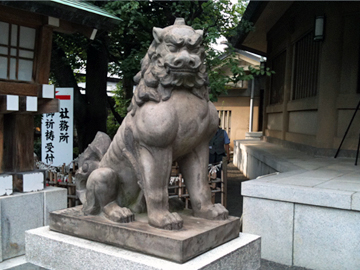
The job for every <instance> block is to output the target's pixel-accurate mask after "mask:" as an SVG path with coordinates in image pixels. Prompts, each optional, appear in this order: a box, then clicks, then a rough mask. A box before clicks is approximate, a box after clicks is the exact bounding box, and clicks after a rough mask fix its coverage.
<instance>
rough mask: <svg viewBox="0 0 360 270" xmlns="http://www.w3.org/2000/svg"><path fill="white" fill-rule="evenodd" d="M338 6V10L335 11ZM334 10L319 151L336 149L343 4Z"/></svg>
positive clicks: (322, 74)
mask: <svg viewBox="0 0 360 270" xmlns="http://www.w3.org/2000/svg"><path fill="white" fill-rule="evenodd" d="M334 5H337V6H338V8H333V7H334ZM330 7H332V8H331V9H330V8H329V9H327V10H325V14H326V23H325V33H326V35H325V39H324V41H321V42H322V47H321V58H320V64H319V67H320V71H319V83H318V85H319V88H318V89H319V92H318V98H319V99H318V102H319V104H318V131H317V135H316V147H317V148H333V140H334V137H335V136H336V127H337V124H336V123H337V109H336V99H337V96H338V89H339V87H340V80H339V78H340V75H341V59H342V53H341V52H342V37H343V35H342V25H343V24H342V17H341V13H340V12H339V11H340V10H341V3H338V2H332V3H331V5H330Z"/></svg>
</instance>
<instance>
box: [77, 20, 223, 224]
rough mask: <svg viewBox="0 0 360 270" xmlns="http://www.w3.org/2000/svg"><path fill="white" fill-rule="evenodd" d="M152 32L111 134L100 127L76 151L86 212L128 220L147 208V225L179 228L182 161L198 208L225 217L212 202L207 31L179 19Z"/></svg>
mask: <svg viewBox="0 0 360 270" xmlns="http://www.w3.org/2000/svg"><path fill="white" fill-rule="evenodd" d="M153 37H154V41H153V42H152V44H151V46H150V48H149V50H148V52H147V54H146V56H145V57H144V59H143V60H142V63H141V71H140V72H139V73H138V74H137V75H136V76H135V77H134V80H135V83H136V84H137V87H136V89H135V92H134V96H133V98H132V101H131V105H130V106H129V108H128V114H127V116H126V117H125V119H124V121H123V123H122V124H121V126H120V127H119V129H118V131H117V133H116V135H115V137H114V139H113V141H112V142H111V140H110V138H109V137H108V136H107V135H106V134H105V133H101V132H99V133H98V134H97V135H96V137H95V139H94V141H93V142H92V143H91V144H90V145H89V147H88V148H87V149H86V150H85V152H84V153H83V154H82V155H81V156H80V157H79V169H78V171H77V173H76V182H77V189H78V194H79V197H80V200H81V201H82V203H83V212H84V214H85V215H102V216H105V217H106V218H108V219H110V220H112V221H115V222H121V223H126V222H131V221H134V220H135V218H134V213H141V212H145V211H147V215H148V222H149V224H150V225H152V226H154V227H157V228H162V229H167V230H178V229H181V228H182V226H183V220H182V218H181V217H180V215H179V214H178V213H176V212H172V213H170V211H169V198H168V183H169V178H170V172H171V166H172V163H173V161H177V162H178V164H179V167H180V170H181V173H182V175H183V177H184V181H185V184H186V187H187V189H188V192H189V195H190V199H191V206H192V209H193V215H194V216H196V217H200V218H205V219H227V218H228V211H227V210H226V208H225V207H223V206H222V205H221V204H212V202H211V191H210V188H209V184H208V178H207V174H208V172H207V166H208V160H209V146H208V144H209V141H210V139H211V138H212V136H213V135H214V134H215V132H216V130H217V127H218V115H217V111H216V109H215V107H214V105H213V104H212V103H211V102H210V101H209V96H208V87H207V85H208V79H207V74H206V68H205V65H204V63H203V61H204V57H205V51H204V48H203V47H202V46H201V43H202V37H203V31H202V30H194V29H193V28H191V27H189V26H187V25H185V22H184V19H182V18H178V19H176V20H175V23H174V25H171V26H168V27H166V28H164V29H161V28H156V27H154V28H153Z"/></svg>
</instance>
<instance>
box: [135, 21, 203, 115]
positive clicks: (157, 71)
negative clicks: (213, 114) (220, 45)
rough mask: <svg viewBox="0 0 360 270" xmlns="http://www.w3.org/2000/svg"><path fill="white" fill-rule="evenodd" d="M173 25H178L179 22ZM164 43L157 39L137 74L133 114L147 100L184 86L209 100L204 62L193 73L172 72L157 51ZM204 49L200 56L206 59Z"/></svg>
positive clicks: (156, 99)
mask: <svg viewBox="0 0 360 270" xmlns="http://www.w3.org/2000/svg"><path fill="white" fill-rule="evenodd" d="M170 27H176V25H174V26H170ZM186 27H187V26H186ZM162 43H163V42H161V41H160V42H159V41H157V40H156V39H155V40H154V41H153V42H152V44H151V45H150V47H149V49H148V51H147V53H146V55H145V57H144V58H143V59H142V60H141V71H139V72H138V73H137V74H136V76H135V77H134V82H135V84H136V85H137V86H136V89H135V91H134V95H133V98H132V100H131V104H130V106H129V108H128V111H129V112H131V114H132V115H134V114H135V112H136V109H137V108H138V107H141V106H142V105H143V104H144V103H146V102H148V101H154V102H160V101H166V100H168V99H170V97H171V94H172V91H173V90H176V89H184V88H185V89H187V90H188V91H189V92H191V93H192V94H194V95H195V96H197V97H198V98H200V99H205V100H207V101H208V100H209V91H208V87H207V86H208V77H207V73H206V68H205V65H204V64H203V63H201V64H200V65H199V68H198V70H197V72H196V73H193V74H191V76H190V75H189V76H184V75H181V74H179V73H176V72H174V73H173V72H170V71H169V67H167V66H166V64H164V60H163V58H164V56H163V55H162V53H161V52H159V50H157V48H158V47H159V46H164V45H163V44H162ZM201 50H202V51H201V56H202V57H201V58H203V56H204V49H203V48H202V49H201ZM160 51H161V50H160ZM168 53H169V54H171V53H170V52H168Z"/></svg>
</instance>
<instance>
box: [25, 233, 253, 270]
mask: <svg viewBox="0 0 360 270" xmlns="http://www.w3.org/2000/svg"><path fill="white" fill-rule="evenodd" d="M26 259H27V261H28V262H30V263H32V264H35V265H38V266H41V267H44V268H47V269H81V270H87V269H89V270H90V269H91V270H93V269H108V270H112V269H114V270H115V269H116V270H118V269H179V270H181V269H186V270H189V269H191V270H194V269H239V270H253V269H259V268H260V237H259V236H256V235H251V234H243V233H240V236H239V237H237V238H236V239H234V240H231V241H229V242H227V243H225V244H223V245H221V246H218V247H216V248H214V249H212V250H210V251H207V252H206V253H203V254H201V255H200V256H198V257H196V258H194V259H192V260H189V261H188V262H186V263H184V264H179V263H176V262H171V261H168V260H164V259H160V258H157V257H153V256H149V255H144V254H141V253H138V252H134V251H129V250H126V249H123V248H119V247H114V246H110V245H106V244H103V243H98V242H94V241H91V240H86V239H82V238H78V237H74V236H70V235H65V234H62V233H58V232H54V231H50V230H49V227H41V228H37V229H34V230H30V231H27V232H26Z"/></svg>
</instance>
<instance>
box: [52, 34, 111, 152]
mask: <svg viewBox="0 0 360 270" xmlns="http://www.w3.org/2000/svg"><path fill="white" fill-rule="evenodd" d="M104 46H105V44H104V43H103V42H101V41H96V42H95V41H94V42H93V43H91V44H89V46H88V49H87V56H88V59H87V67H86V72H87V76H86V95H82V94H81V93H80V89H79V87H78V85H77V82H76V79H75V76H74V72H73V70H72V68H71V66H70V65H69V63H67V62H66V55H65V52H64V51H63V50H62V49H61V48H59V47H58V46H57V44H56V42H53V51H52V57H51V71H52V73H53V75H54V77H55V80H56V84H57V86H60V87H72V88H74V120H75V126H76V131H77V135H78V138H77V139H78V147H79V153H82V152H83V151H84V150H85V149H86V147H87V146H88V145H89V144H90V143H91V142H92V140H93V139H94V137H95V135H96V133H97V132H98V131H103V132H106V118H107V109H106V108H107V95H106V81H107V69H108V58H107V55H106V50H105V47H104Z"/></svg>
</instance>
